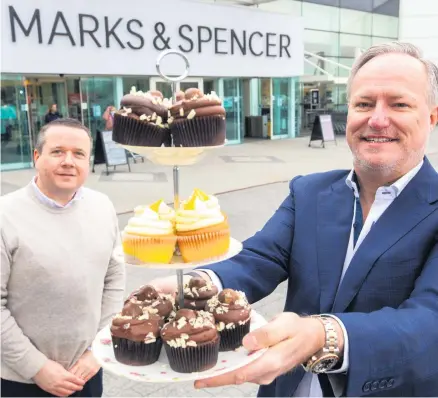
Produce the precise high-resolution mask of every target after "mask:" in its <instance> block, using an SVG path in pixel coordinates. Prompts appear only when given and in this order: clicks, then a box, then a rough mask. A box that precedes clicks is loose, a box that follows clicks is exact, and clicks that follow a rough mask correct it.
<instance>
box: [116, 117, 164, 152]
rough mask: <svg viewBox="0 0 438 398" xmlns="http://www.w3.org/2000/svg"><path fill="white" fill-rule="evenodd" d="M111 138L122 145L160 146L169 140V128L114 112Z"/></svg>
mask: <svg viewBox="0 0 438 398" xmlns="http://www.w3.org/2000/svg"><path fill="white" fill-rule="evenodd" d="M112 139H113V141H114V142H117V143H119V144H122V145H132V146H152V147H160V146H161V145H162V144H163V143H165V142H168V141H169V139H170V130H169V129H168V128H164V127H158V126H155V125H154V124H152V123H147V122H143V121H141V120H137V119H134V118H131V117H129V116H121V115H119V114H117V113H116V114H115V115H114V126H113V136H112Z"/></svg>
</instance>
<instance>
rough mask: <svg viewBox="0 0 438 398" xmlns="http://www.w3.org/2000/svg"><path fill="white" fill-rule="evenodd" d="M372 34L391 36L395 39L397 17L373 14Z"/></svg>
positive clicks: (396, 35) (396, 34)
mask: <svg viewBox="0 0 438 398" xmlns="http://www.w3.org/2000/svg"><path fill="white" fill-rule="evenodd" d="M373 36H382V37H392V38H395V39H396V38H397V37H398V18H397V17H390V16H388V15H379V14H374V15H373ZM388 41H389V40H388Z"/></svg>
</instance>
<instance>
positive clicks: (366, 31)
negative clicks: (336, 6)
mask: <svg viewBox="0 0 438 398" xmlns="http://www.w3.org/2000/svg"><path fill="white" fill-rule="evenodd" d="M372 16H373V14H370V13H367V12H362V11H354V10H346V9H341V23H340V31H341V32H344V33H356V34H358V35H369V36H371V31H372V20H373V18H372Z"/></svg>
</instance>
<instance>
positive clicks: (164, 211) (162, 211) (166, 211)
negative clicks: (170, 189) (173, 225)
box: [134, 202, 175, 221]
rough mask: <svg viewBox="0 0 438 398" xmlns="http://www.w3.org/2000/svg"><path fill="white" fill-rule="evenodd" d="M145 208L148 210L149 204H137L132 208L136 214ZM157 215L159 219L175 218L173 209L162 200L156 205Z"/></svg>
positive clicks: (172, 219) (142, 211)
mask: <svg viewBox="0 0 438 398" xmlns="http://www.w3.org/2000/svg"><path fill="white" fill-rule="evenodd" d="M146 209H148V210H150V206H149V205H146V206H137V207H136V208H135V209H134V213H135V215H136V216H141V215H142V214H143V213H144V211H145V210H146ZM158 215H159V217H160V219H161V220H168V221H174V220H175V210H173V209H172V208H171V207H169V206H168V205H167V204H166V203H164V202H161V203H160V206H159V207H158Z"/></svg>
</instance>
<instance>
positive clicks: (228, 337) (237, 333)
mask: <svg viewBox="0 0 438 398" xmlns="http://www.w3.org/2000/svg"><path fill="white" fill-rule="evenodd" d="M250 324H251V321H248V322H246V323H245V324H244V325H236V327H235V328H234V329H224V330H222V331H220V332H219V335H220V336H221V342H220V347H219V351H221V352H223V351H233V350H235V349H236V348H239V347H240V346H241V345H242V340H243V338H244V337H245V335H247V334H248V333H249V329H250Z"/></svg>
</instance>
